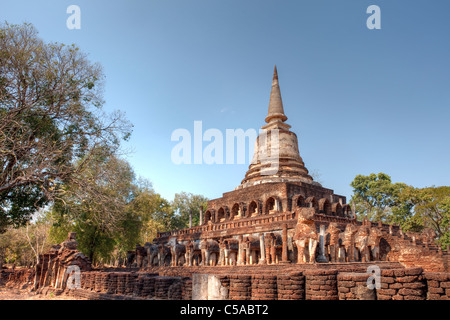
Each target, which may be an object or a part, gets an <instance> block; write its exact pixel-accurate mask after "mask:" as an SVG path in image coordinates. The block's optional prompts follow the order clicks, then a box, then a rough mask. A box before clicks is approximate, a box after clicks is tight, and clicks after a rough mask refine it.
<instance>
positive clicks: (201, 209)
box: [198, 206, 203, 225]
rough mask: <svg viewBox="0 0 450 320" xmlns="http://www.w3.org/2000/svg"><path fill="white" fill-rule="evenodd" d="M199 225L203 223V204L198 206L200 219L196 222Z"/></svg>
mask: <svg viewBox="0 0 450 320" xmlns="http://www.w3.org/2000/svg"><path fill="white" fill-rule="evenodd" d="M198 224H199V225H202V224H203V206H200V220H199V222H198Z"/></svg>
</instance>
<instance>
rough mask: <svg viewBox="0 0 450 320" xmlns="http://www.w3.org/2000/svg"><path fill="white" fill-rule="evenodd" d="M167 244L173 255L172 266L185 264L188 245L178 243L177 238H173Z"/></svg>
mask: <svg viewBox="0 0 450 320" xmlns="http://www.w3.org/2000/svg"><path fill="white" fill-rule="evenodd" d="M167 245H168V246H169V248H170V253H171V255H172V260H171V266H172V267H176V266H179V265H182V264H184V260H185V258H184V256H185V253H186V246H185V245H184V244H181V243H178V241H177V239H176V238H171V239H170V240H169V242H168V243H167Z"/></svg>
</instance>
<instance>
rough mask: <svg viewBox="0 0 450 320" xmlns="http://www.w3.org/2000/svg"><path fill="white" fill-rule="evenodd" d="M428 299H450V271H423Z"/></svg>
mask: <svg viewBox="0 0 450 320" xmlns="http://www.w3.org/2000/svg"><path fill="white" fill-rule="evenodd" d="M424 277H425V279H426V282H427V287H428V291H427V299H428V300H450V273H425V274H424Z"/></svg>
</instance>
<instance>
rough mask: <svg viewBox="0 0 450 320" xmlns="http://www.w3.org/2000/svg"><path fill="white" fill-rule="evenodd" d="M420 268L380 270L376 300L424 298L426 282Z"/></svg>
mask: <svg viewBox="0 0 450 320" xmlns="http://www.w3.org/2000/svg"><path fill="white" fill-rule="evenodd" d="M422 272H423V270H422V268H405V269H395V270H381V279H380V280H381V289H378V290H376V293H377V299H378V300H425V298H426V282H425V279H424V277H423V275H422Z"/></svg>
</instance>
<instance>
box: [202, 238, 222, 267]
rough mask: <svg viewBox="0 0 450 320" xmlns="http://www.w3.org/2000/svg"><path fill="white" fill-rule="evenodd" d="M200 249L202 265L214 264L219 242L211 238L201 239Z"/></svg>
mask: <svg viewBox="0 0 450 320" xmlns="http://www.w3.org/2000/svg"><path fill="white" fill-rule="evenodd" d="M200 250H201V252H202V265H203V266H211V265H212V266H215V265H216V263H217V256H218V255H219V252H220V250H219V243H218V242H217V241H215V240H211V239H202V240H201V241H200Z"/></svg>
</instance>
